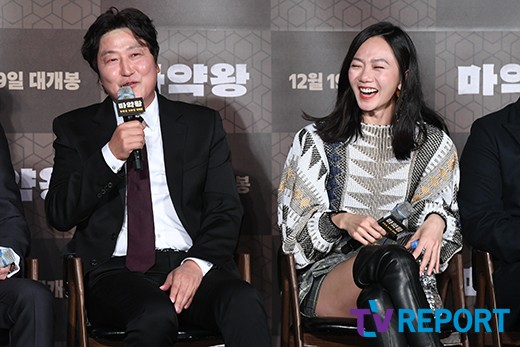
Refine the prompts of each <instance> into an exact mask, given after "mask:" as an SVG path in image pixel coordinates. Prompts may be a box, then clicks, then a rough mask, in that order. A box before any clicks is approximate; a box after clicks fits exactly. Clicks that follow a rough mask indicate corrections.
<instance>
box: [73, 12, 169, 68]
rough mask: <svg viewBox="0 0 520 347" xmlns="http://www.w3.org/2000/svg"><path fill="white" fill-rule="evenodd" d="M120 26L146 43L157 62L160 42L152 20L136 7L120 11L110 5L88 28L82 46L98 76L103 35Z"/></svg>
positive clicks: (82, 52) (84, 54)
mask: <svg viewBox="0 0 520 347" xmlns="http://www.w3.org/2000/svg"><path fill="white" fill-rule="evenodd" d="M120 28H128V29H130V30H131V31H132V33H133V34H134V36H135V38H136V39H137V40H138V41H141V42H142V43H144V44H146V46H147V47H148V49H149V50H150V53H152V55H153V57H154V60H155V63H156V64H157V57H158V56H159V43H158V42H157V30H156V29H155V26H154V25H153V23H152V20H151V19H150V18H149V17H148V16H147V15H145V14H144V13H143V12H141V11H139V10H138V9H136V8H126V9H124V10H121V11H119V10H118V9H117V8H115V7H110V9H108V10H107V11H106V12H105V13H103V14H101V15H100V16H99V17H98V18H97V19H96V20H95V22H94V23H93V24H92V25H91V26H90V27H89V28H88V30H87V33H86V34H85V36H84V37H83V46H82V47H81V54H82V55H83V58H84V59H85V60H86V61H87V62H88V63H89V65H90V67H91V68H92V69H93V70H94V71H95V72H96V73H97V74H98V76H99V68H98V64H97V54H98V51H99V42H100V41H101V37H102V36H103V35H105V34H106V33H108V32H110V31H112V30H115V29H120Z"/></svg>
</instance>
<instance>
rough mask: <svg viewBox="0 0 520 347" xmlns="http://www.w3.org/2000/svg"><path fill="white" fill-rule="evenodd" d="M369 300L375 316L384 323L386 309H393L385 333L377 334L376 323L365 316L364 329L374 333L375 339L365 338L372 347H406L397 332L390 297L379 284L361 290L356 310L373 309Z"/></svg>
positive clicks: (404, 341) (396, 322) (404, 338)
mask: <svg viewBox="0 0 520 347" xmlns="http://www.w3.org/2000/svg"><path fill="white" fill-rule="evenodd" d="M369 300H373V301H372V302H373V305H375V308H376V309H377V314H378V316H379V318H380V319H381V321H384V319H385V315H386V312H387V310H388V309H394V313H393V314H392V318H391V319H390V324H389V325H388V330H387V331H385V332H377V329H376V323H375V321H374V318H373V316H372V314H370V315H368V316H365V329H366V330H367V331H374V332H376V337H374V338H367V341H369V343H370V345H371V346H373V347H403V346H407V345H408V342H407V341H406V336H405V335H404V334H403V333H399V331H398V321H397V313H396V312H395V308H394V304H393V302H392V299H390V295H389V294H388V292H387V291H386V289H384V288H383V287H382V286H381V285H380V284H375V283H374V284H372V285H370V286H368V287H365V288H363V290H362V291H361V293H360V294H359V297H358V299H357V307H358V308H368V309H371V310H372V309H373V308H374V307H372V306H370V303H369Z"/></svg>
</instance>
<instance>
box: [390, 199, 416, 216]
mask: <svg viewBox="0 0 520 347" xmlns="http://www.w3.org/2000/svg"><path fill="white" fill-rule="evenodd" d="M412 211H413V208H412V205H411V204H410V203H409V202H408V201H405V202H401V203H399V204H397V205H396V206H395V207H394V209H393V210H392V214H393V215H394V217H396V218H397V219H398V220H400V221H403V220H405V219H406V218H408V217H409V216H410V215H411V214H412Z"/></svg>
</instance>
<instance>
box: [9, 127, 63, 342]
mask: <svg viewBox="0 0 520 347" xmlns="http://www.w3.org/2000/svg"><path fill="white" fill-rule="evenodd" d="M30 237H31V234H30V232H29V228H28V227H27V223H26V221H25V216H24V212H23V207H22V202H21V199H20V190H19V188H18V185H17V184H16V181H15V177H14V170H13V165H12V164H11V155H10V154H9V147H8V144H7V139H6V137H5V133H4V128H3V127H2V126H1V125H0V247H1V248H0V249H1V250H2V253H4V252H6V253H7V254H9V253H10V252H14V258H15V259H14V262H13V263H11V262H8V264H6V263H5V262H3V261H0V329H9V335H10V345H11V346H22V347H30V346H35V347H36V346H53V345H54V298H53V296H52V294H51V292H50V290H49V289H48V288H47V287H45V286H44V285H43V284H41V283H40V282H36V281H33V280H30V279H25V278H21V276H20V275H21V274H22V273H23V264H24V259H25V256H26V255H27V253H28V252H29V243H30Z"/></svg>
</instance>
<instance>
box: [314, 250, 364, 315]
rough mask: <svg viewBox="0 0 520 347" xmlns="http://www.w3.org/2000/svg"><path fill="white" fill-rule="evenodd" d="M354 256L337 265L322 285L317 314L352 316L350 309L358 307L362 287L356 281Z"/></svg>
mask: <svg viewBox="0 0 520 347" xmlns="http://www.w3.org/2000/svg"><path fill="white" fill-rule="evenodd" d="M354 259H355V257H354V258H351V259H348V260H346V261H344V262H342V263H341V264H339V265H337V266H336V267H334V269H332V271H331V272H329V273H328V274H327V275H326V276H325V279H324V280H323V283H322V285H321V288H320V291H319V293H318V302H317V303H316V315H318V316H322V317H323V316H330V317H350V316H351V314H350V309H352V308H356V301H357V298H358V296H359V293H360V292H361V289H360V288H358V287H357V286H356V284H355V283H354V278H353V276H352V266H353V264H354Z"/></svg>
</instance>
